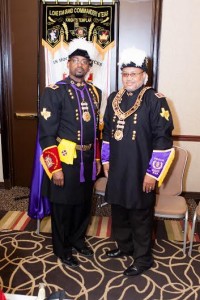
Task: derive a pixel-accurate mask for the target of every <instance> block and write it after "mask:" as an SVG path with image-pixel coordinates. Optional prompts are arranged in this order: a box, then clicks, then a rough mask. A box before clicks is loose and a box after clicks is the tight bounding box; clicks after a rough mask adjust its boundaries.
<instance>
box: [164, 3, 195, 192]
mask: <svg viewBox="0 0 200 300" xmlns="http://www.w3.org/2000/svg"><path fill="white" fill-rule="evenodd" d="M175 2H176V5H175ZM199 16H200V1H199V0H175V1H174V0H163V16H162V30H161V45H160V59H159V62H160V65H159V84H158V89H159V91H160V92H162V93H163V94H165V96H166V97H167V98H168V101H169V104H170V108H171V110H172V114H173V118H174V124H175V129H174V134H175V135H198V136H200V120H199V119H200V118H199V111H200V99H199V98H200V93H199V88H200V35H199V28H200V18H199ZM176 144H178V145H180V146H182V147H185V148H186V149H187V150H188V152H189V163H188V169H187V174H186V182H185V184H184V190H185V191H190V192H200V142H179V143H176Z"/></svg>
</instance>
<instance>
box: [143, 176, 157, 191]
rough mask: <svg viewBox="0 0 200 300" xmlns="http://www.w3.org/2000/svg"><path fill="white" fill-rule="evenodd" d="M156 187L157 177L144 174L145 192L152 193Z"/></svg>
mask: <svg viewBox="0 0 200 300" xmlns="http://www.w3.org/2000/svg"><path fill="white" fill-rule="evenodd" d="M155 187H156V179H154V178H152V177H151V176H149V175H147V174H146V175H145V176H144V181H143V192H146V193H150V192H151V191H153V190H154V189H155Z"/></svg>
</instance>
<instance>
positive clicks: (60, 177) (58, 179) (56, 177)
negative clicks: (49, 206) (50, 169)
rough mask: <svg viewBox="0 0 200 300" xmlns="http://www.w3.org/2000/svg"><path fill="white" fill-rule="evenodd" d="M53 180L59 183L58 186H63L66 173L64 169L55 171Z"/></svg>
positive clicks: (56, 183)
mask: <svg viewBox="0 0 200 300" xmlns="http://www.w3.org/2000/svg"><path fill="white" fill-rule="evenodd" d="M52 180H53V183H54V184H55V185H58V186H61V187H62V186H63V185H64V174H63V171H62V170H60V171H57V172H55V173H53V176H52Z"/></svg>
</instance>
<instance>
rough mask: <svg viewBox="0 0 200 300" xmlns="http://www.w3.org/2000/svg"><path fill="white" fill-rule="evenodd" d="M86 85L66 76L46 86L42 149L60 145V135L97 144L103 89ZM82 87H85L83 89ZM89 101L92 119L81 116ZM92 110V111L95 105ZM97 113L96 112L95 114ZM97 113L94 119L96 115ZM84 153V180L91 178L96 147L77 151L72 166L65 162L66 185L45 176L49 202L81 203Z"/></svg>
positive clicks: (42, 99) (43, 189)
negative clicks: (76, 83) (56, 183)
mask: <svg viewBox="0 0 200 300" xmlns="http://www.w3.org/2000/svg"><path fill="white" fill-rule="evenodd" d="M85 85H86V86H87V89H86V88H84V86H77V85H76V86H75V89H74V88H73V86H74V81H73V80H71V79H70V77H68V78H67V79H65V80H63V81H60V82H58V83H56V84H55V85H51V86H49V87H46V88H45V90H44V93H43V95H42V97H41V100H40V114H39V140H40V145H41V148H42V150H44V149H45V148H47V147H51V146H54V145H58V142H57V137H59V138H60V139H67V140H70V141H73V142H75V143H76V144H79V145H80V144H81V139H82V144H83V145H88V144H94V142H95V141H94V138H95V131H96V130H97V124H98V117H99V106H100V99H101V91H100V90H99V89H98V88H96V87H94V86H92V85H90V84H88V83H85ZM81 90H83V91H82V92H81ZM83 100H84V102H86V103H87V108H88V112H89V114H90V116H91V119H90V120H89V121H87V122H86V121H84V120H83V119H82V114H83V110H82V108H81V107H82V106H81V103H82V102H83ZM91 105H92V106H93V110H92V106H91ZM93 112H94V114H93ZM94 116H95V118H94ZM81 155H82V156H83V157H82V158H83V162H84V175H85V181H86V182H87V181H91V180H92V164H93V161H94V149H93V147H92V148H91V150H88V151H78V150H77V158H76V159H74V163H73V165H67V164H65V163H62V170H63V172H64V176H65V179H64V181H65V184H64V187H62V188H60V187H58V186H55V185H54V184H53V183H52V182H51V181H50V180H49V179H48V177H47V176H46V174H45V175H44V179H43V186H42V191H43V195H45V196H47V197H49V199H50V201H52V202H57V203H68V204H71V203H72V204H78V203H81V201H82V199H83V195H81V193H82V188H81V183H80V162H81Z"/></svg>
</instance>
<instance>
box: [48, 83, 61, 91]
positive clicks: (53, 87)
mask: <svg viewBox="0 0 200 300" xmlns="http://www.w3.org/2000/svg"><path fill="white" fill-rule="evenodd" d="M48 87H49V88H50V89H52V90H57V89H59V85H57V84H50V85H48Z"/></svg>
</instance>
